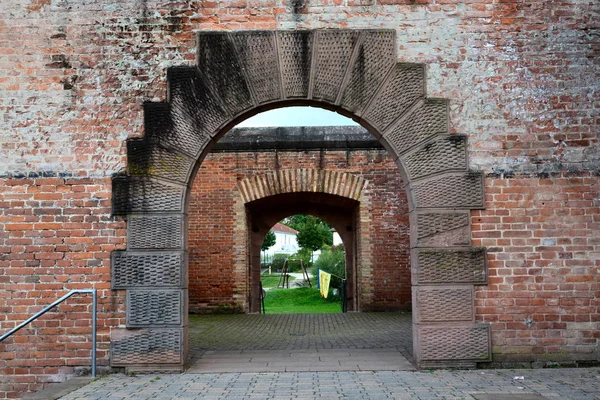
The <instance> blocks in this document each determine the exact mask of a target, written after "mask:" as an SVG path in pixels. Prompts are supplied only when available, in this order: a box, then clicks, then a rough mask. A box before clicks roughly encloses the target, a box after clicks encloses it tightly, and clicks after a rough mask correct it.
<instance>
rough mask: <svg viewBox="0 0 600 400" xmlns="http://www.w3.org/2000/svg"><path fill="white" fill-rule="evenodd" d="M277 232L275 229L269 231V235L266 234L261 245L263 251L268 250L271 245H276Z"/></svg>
mask: <svg viewBox="0 0 600 400" xmlns="http://www.w3.org/2000/svg"><path fill="white" fill-rule="evenodd" d="M275 240H276V238H275V233H274V232H273V231H269V233H267V235H266V236H265V239H264V240H263V244H262V246H261V247H260V249H261V250H262V251H267V250H269V249H270V248H271V247H273V246H274V245H275Z"/></svg>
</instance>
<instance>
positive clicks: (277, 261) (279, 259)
mask: <svg viewBox="0 0 600 400" xmlns="http://www.w3.org/2000/svg"><path fill="white" fill-rule="evenodd" d="M287 258H288V255H287V254H281V253H275V254H273V259H272V260H271V269H272V270H273V271H281V269H282V268H283V263H284V262H285V260H287Z"/></svg>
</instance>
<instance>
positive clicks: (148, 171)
mask: <svg viewBox="0 0 600 400" xmlns="http://www.w3.org/2000/svg"><path fill="white" fill-rule="evenodd" d="M194 164H195V160H194V159H193V158H191V157H189V156H186V155H185V154H181V153H177V152H175V151H172V150H168V149H165V148H163V147H161V146H159V145H156V144H153V143H149V142H147V141H145V140H140V139H133V140H128V141H127V171H128V173H129V174H130V175H142V176H143V175H152V176H157V177H161V178H165V179H168V180H172V181H177V182H181V183H182V184H186V183H187V181H188V180H189V178H190V174H191V172H192V169H193V167H194Z"/></svg>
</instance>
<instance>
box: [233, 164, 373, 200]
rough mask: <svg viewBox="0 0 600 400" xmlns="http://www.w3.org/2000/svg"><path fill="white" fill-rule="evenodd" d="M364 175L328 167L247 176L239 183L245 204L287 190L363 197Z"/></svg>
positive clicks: (239, 189)
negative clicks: (327, 168) (326, 168)
mask: <svg viewBox="0 0 600 400" xmlns="http://www.w3.org/2000/svg"><path fill="white" fill-rule="evenodd" d="M366 183H367V182H366V181H365V179H364V178H363V177H361V176H358V175H354V174H350V173H347V172H337V171H330V170H325V169H308V168H301V169H283V170H279V171H272V172H269V173H266V174H262V175H256V176H252V177H249V178H246V179H244V180H242V181H240V182H238V184H237V189H238V191H239V193H240V195H241V197H242V201H243V202H244V203H249V202H251V201H255V200H259V199H262V198H265V197H269V196H276V195H278V194H284V193H297V192H316V193H326V194H332V195H335V196H340V197H345V198H349V199H352V200H359V199H360V197H361V195H362V192H363V189H364V188H365V186H366Z"/></svg>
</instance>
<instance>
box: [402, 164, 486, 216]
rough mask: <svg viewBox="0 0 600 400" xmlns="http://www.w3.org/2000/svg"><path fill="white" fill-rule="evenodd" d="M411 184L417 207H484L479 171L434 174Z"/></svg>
mask: <svg viewBox="0 0 600 400" xmlns="http://www.w3.org/2000/svg"><path fill="white" fill-rule="evenodd" d="M411 186H412V190H411V191H412V194H413V196H414V199H415V203H416V204H417V207H419V208H457V209H471V210H472V209H483V208H485V197H484V192H483V175H482V174H481V173H473V172H470V173H463V174H448V175H442V176H435V177H433V178H430V179H426V180H422V181H418V182H415V183H413V184H411Z"/></svg>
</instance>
